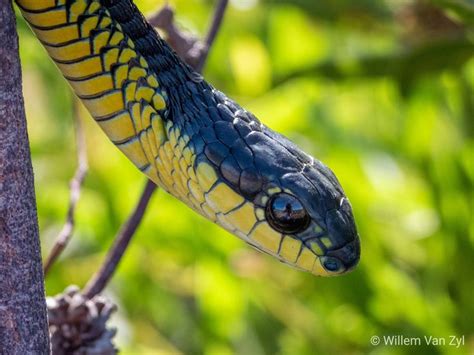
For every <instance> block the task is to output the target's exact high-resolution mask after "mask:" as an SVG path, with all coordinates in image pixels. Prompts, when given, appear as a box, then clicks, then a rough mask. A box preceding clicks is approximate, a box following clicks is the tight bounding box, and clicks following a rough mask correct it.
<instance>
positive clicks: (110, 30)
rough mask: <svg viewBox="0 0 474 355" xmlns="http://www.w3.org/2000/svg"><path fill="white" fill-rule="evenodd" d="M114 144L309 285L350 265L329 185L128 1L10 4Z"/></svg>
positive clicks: (344, 220) (347, 207)
mask: <svg viewBox="0 0 474 355" xmlns="http://www.w3.org/2000/svg"><path fill="white" fill-rule="evenodd" d="M16 3H17V5H18V6H19V8H20V10H21V12H22V15H23V17H24V18H25V19H26V21H27V22H28V24H29V26H30V27H31V28H32V30H33V32H34V33H35V34H36V36H37V38H38V39H39V40H40V42H41V43H42V45H43V46H44V48H45V49H46V51H47V52H48V54H49V56H50V57H51V58H52V60H53V61H54V62H55V63H56V65H57V67H58V68H59V70H60V71H61V73H62V74H63V75H64V77H65V78H66V79H67V81H68V82H69V83H70V86H71V87H72V89H73V91H74V92H75V94H76V95H77V96H78V97H79V98H80V100H81V101H82V102H83V103H84V105H85V107H86V108H87V110H88V111H89V112H90V114H91V116H92V117H93V118H94V120H95V121H96V122H97V123H98V124H99V126H100V127H101V128H102V130H103V131H104V132H105V134H106V135H107V136H108V138H109V139H110V140H111V141H112V143H113V144H114V145H115V146H117V147H118V148H119V149H120V150H121V151H122V152H123V153H124V154H125V155H126V156H127V157H128V159H129V160H130V161H131V162H132V163H133V164H134V165H135V166H136V167H137V168H138V169H140V170H141V171H142V172H143V173H144V174H145V175H146V176H147V177H148V178H149V179H151V180H152V181H153V182H154V183H155V184H156V185H158V186H159V187H161V188H162V189H163V190H165V191H166V192H168V193H170V194H171V195H173V196H175V197H176V198H178V199H179V200H181V201H182V202H184V203H185V204H186V205H188V206H189V207H191V208H192V209H193V210H194V211H196V212H197V213H198V214H200V215H202V216H204V217H205V218H207V219H208V220H210V221H212V222H214V223H216V224H217V225H219V226H221V227H222V228H224V229H225V230H227V231H229V232H230V233H231V234H234V235H235V236H237V237H239V238H240V239H242V240H243V241H245V242H246V243H247V244H249V245H250V246H252V247H254V248H255V249H257V250H259V251H261V252H263V253H266V254H269V255H271V256H273V257H275V258H277V259H278V260H280V261H281V262H283V263H285V264H288V265H290V266H292V267H294V268H296V269H299V270H303V271H306V272H309V273H312V274H314V275H317V276H334V275H341V274H344V273H346V272H348V271H350V270H352V269H354V267H355V266H356V265H357V264H358V262H359V259H360V238H359V234H358V232H357V228H356V224H355V220H354V215H353V212H352V207H351V204H350V202H349V199H348V198H347V197H346V195H345V193H344V190H343V189H342V187H341V185H340V183H339V181H338V179H337V178H336V176H335V174H334V173H333V172H332V171H331V170H330V168H328V167H327V166H326V165H324V164H323V163H322V162H320V161H319V160H317V159H316V158H313V157H312V156H310V155H308V154H307V153H305V152H303V151H302V150H301V149H300V148H298V146H297V145H295V144H294V143H293V142H291V141H290V140H289V139H287V138H286V137H284V136H283V135H281V134H279V133H277V132H275V131H273V130H272V129H270V128H268V127H267V126H266V125H264V124H263V123H262V122H261V121H260V120H259V119H257V117H255V116H254V115H253V114H252V113H251V112H249V111H247V110H246V109H244V108H242V107H241V106H240V105H239V104H238V103H236V102H235V101H234V100H232V99H230V98H229V97H227V96H226V95H225V94H224V93H222V92H221V91H219V90H218V89H216V88H215V87H213V86H212V85H211V84H209V83H208V82H207V81H206V80H205V79H204V78H203V77H202V76H201V75H200V74H198V73H197V72H195V71H194V70H193V69H192V68H191V67H190V66H188V65H187V64H186V63H185V62H184V61H183V60H181V59H180V58H179V57H178V55H177V54H176V53H175V52H174V51H173V49H172V48H171V47H170V46H169V45H168V44H167V43H166V41H165V40H164V39H163V38H162V37H161V35H160V34H159V33H158V32H157V31H156V30H155V29H154V28H153V27H152V26H151V25H150V24H149V23H148V22H147V21H146V19H145V17H144V16H143V14H142V13H141V12H140V10H139V9H138V8H137V6H136V5H135V4H134V2H133V1H132V0H16Z"/></svg>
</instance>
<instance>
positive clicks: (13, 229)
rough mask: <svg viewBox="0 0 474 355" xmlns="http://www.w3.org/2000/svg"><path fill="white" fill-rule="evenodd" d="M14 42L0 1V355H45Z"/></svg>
mask: <svg viewBox="0 0 474 355" xmlns="http://www.w3.org/2000/svg"><path fill="white" fill-rule="evenodd" d="M43 283H44V282H43V272H42V266H41V254H40V244H39V235H38V223H37V215H36V201H35V193H34V182H33V169H32V166H31V159H30V151H29V144H28V136H27V131H26V121H25V112H24V107H23V97H22V91H21V71H20V61H19V57H18V37H17V34H16V28H15V15H14V12H13V9H12V5H11V2H10V0H0V353H1V354H48V353H49V332H48V323H47V313H46V302H45V295H44V284H43Z"/></svg>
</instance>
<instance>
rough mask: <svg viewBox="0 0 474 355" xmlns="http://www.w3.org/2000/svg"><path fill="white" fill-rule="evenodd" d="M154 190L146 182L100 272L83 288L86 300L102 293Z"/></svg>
mask: <svg viewBox="0 0 474 355" xmlns="http://www.w3.org/2000/svg"><path fill="white" fill-rule="evenodd" d="M155 190H156V185H155V184H154V183H153V182H152V181H150V180H148V182H147V183H146V185H145V189H144V190H143V193H142V195H141V197H140V200H139V201H138V203H137V206H136V207H135V210H134V211H133V213H132V214H131V215H130V217H129V218H128V220H127V222H126V223H125V224H124V225H122V227H121V229H120V231H119V233H118V234H117V236H116V237H115V242H114V244H113V246H112V248H110V250H109V253H108V254H107V257H106V259H105V261H104V263H103V264H102V267H101V268H100V270H99V271H98V272H97V273H96V274H95V275H94V277H92V278H91V279H90V280H89V282H88V283H87V285H86V287H85V288H84V292H83V293H84V295H85V296H86V297H88V298H92V297H94V296H95V295H97V294H99V293H100V292H102V290H103V289H104V287H105V286H106V285H107V284H108V282H109V281H110V279H111V278H112V275H113V273H114V271H115V269H116V268H117V265H118V264H119V262H120V260H121V259H122V256H123V254H124V253H125V250H126V249H127V247H128V245H129V243H130V241H131V240H132V237H133V236H134V234H135V232H136V230H137V228H138V225H139V224H140V222H141V221H142V219H143V215H144V214H145V211H146V208H147V206H148V203H149V202H150V198H151V196H152V195H153V192H154V191H155Z"/></svg>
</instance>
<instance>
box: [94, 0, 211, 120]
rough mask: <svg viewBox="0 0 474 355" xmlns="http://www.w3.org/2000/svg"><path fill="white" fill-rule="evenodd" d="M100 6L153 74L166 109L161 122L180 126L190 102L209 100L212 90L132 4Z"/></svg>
mask: <svg viewBox="0 0 474 355" xmlns="http://www.w3.org/2000/svg"><path fill="white" fill-rule="evenodd" d="M101 4H102V6H104V8H105V9H107V10H108V12H109V14H110V17H111V18H112V19H113V20H114V21H115V22H116V23H117V24H118V25H120V26H121V28H122V31H123V32H124V34H126V35H127V37H128V38H129V39H130V40H131V41H132V42H133V43H134V45H135V50H136V51H137V53H139V54H140V55H141V56H142V57H143V58H144V59H145V60H146V61H147V63H148V65H149V67H150V71H151V72H153V73H154V74H155V75H156V77H157V79H158V82H159V84H160V87H161V88H162V90H163V92H164V94H165V95H164V98H165V101H166V102H167V107H168V109H167V110H166V112H165V114H164V117H163V118H164V119H170V120H173V118H175V122H174V123H175V124H179V123H180V122H179V121H180V120H179V118H180V117H182V116H183V113H184V112H187V110H188V109H189V107H187V105H188V103H189V102H190V101H195V102H196V103H197V102H199V101H204V100H206V99H207V100H208V101H209V99H211V96H213V90H212V88H211V87H210V86H209V85H208V84H207V83H206V82H205V81H204V80H203V78H202V76H201V75H200V74H198V73H197V72H196V71H194V70H193V69H192V68H191V67H190V66H189V65H187V64H186V63H184V62H183V61H182V60H181V59H179V57H178V55H177V54H176V53H175V52H174V51H173V49H172V48H171V47H170V46H169V45H168V44H167V43H166V42H165V41H164V40H163V39H162V38H161V37H160V35H159V34H158V32H157V31H156V30H155V29H154V28H153V27H152V26H151V25H150V24H149V23H148V22H147V21H146V19H145V18H144V16H143V14H142V13H141V12H140V10H139V9H138V8H137V6H136V5H135V4H134V3H133V2H132V1H130V0H101ZM205 96H207V97H205ZM183 123H184V122H183Z"/></svg>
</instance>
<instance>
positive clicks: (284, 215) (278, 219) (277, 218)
mask: <svg viewBox="0 0 474 355" xmlns="http://www.w3.org/2000/svg"><path fill="white" fill-rule="evenodd" d="M267 220H268V222H269V223H270V225H271V226H272V227H273V228H274V229H276V230H277V231H279V232H283V233H295V232H299V231H302V230H303V229H305V228H306V227H307V226H308V224H309V217H308V214H307V213H306V210H305V208H304V207H303V205H302V204H301V202H300V201H298V199H297V198H296V197H294V196H292V195H290V194H287V193H280V194H278V195H275V196H273V197H272V198H271V199H270V201H269V202H268V205H267Z"/></svg>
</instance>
